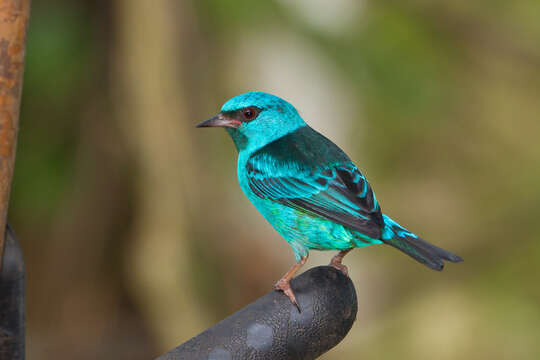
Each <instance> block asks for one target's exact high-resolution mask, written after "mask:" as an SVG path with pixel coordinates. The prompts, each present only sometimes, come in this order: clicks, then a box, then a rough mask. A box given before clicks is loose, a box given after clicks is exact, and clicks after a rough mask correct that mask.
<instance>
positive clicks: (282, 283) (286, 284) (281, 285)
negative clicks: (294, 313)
mask: <svg viewBox="0 0 540 360" xmlns="http://www.w3.org/2000/svg"><path fill="white" fill-rule="evenodd" d="M308 256H309V255H306V256H303V257H301V258H300V261H299V262H297V263H296V264H294V266H293V267H292V268H291V269H290V270H289V271H287V273H286V274H285V275H283V277H282V278H281V279H279V281H278V282H277V283H276V284H275V285H274V289H276V290H281V291H283V292H284V293H285V295H287V297H288V298H289V299H290V300H291V302H292V303H293V304H294V305H295V306H296V307H297V308H298V311H301V310H300V306H298V303H297V302H296V297H295V296H294V293H293V291H292V289H291V284H290V281H291V278H292V277H293V276H294V274H296V272H297V271H298V270H299V269H300V268H301V267H302V266H303V265H304V264H305V263H306V261H307V259H308Z"/></svg>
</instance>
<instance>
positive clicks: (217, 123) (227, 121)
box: [197, 113, 242, 129]
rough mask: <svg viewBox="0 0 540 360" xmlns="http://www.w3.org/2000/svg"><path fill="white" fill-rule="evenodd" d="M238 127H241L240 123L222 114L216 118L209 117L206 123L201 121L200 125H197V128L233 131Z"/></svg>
mask: <svg viewBox="0 0 540 360" xmlns="http://www.w3.org/2000/svg"><path fill="white" fill-rule="evenodd" d="M240 125H242V122H241V121H239V120H236V119H233V118H231V117H229V116H227V115H225V114H223V113H219V114H217V115H216V116H214V117H211V118H210V119H208V120H206V121H203V122H202V123H200V124H199V125H197V127H198V128H200V127H230V128H233V129H238V128H239V127H240Z"/></svg>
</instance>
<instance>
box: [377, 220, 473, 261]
mask: <svg viewBox="0 0 540 360" xmlns="http://www.w3.org/2000/svg"><path fill="white" fill-rule="evenodd" d="M383 218H384V224H385V226H384V230H383V234H382V236H381V239H382V241H383V242H384V243H385V244H388V245H391V246H393V247H395V248H397V249H399V250H401V251H403V252H404V253H405V254H407V255H409V256H410V257H412V258H413V259H415V260H416V261H419V262H421V263H422V264H424V265H426V266H428V267H429V268H431V269H433V270H437V271H441V270H442V269H443V267H444V262H443V260H446V261H451V262H461V261H463V259H462V258H461V257H459V256H457V255H455V254H452V253H451V252H450V251H446V250H444V249H441V248H440V247H437V246H435V245H432V244H430V243H428V242H427V241H425V240H423V239H421V238H419V237H418V236H417V235H415V234H413V233H412V232H410V231H409V230H407V229H405V228H404V227H402V226H401V225H399V224H398V223H396V222H395V221H394V220H392V219H391V218H389V217H388V216H386V215H383Z"/></svg>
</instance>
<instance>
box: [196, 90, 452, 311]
mask: <svg viewBox="0 0 540 360" xmlns="http://www.w3.org/2000/svg"><path fill="white" fill-rule="evenodd" d="M215 126H219V127H225V128H226V129H227V131H228V133H229V134H230V135H231V137H232V139H233V141H234V143H235V145H236V148H237V149H238V152H239V156H238V179H239V182H240V186H241V188H242V190H243V191H244V193H245V194H246V196H247V197H248V198H249V200H250V201H251V202H252V203H253V204H254V205H255V207H256V208H257V210H259V212H260V213H261V214H262V215H263V216H264V217H265V218H266V220H268V222H270V224H272V226H273V227H274V228H275V229H276V230H277V231H278V233H279V234H280V235H281V236H283V238H284V239H285V240H286V241H287V242H288V243H289V244H290V246H291V247H292V249H293V251H294V254H295V256H296V260H297V264H296V265H295V266H293V268H291V270H290V271H289V272H288V273H287V274H285V275H284V277H283V278H282V279H281V280H280V281H278V283H277V284H276V288H277V289H280V290H283V291H284V292H285V294H287V296H289V298H290V299H291V301H293V303H295V304H296V298H295V296H294V293H293V292H292V290H291V288H290V286H289V280H290V279H291V278H292V276H293V275H294V273H295V272H296V271H297V270H298V269H299V268H300V267H301V266H302V265H303V264H304V263H305V261H306V260H307V257H308V254H309V250H311V249H315V250H340V252H339V254H338V255H336V256H335V257H334V258H333V259H332V262H331V265H332V266H334V267H336V268H338V269H340V270H342V271H343V272H344V273H347V268H346V267H345V266H344V265H343V264H342V263H341V261H342V259H343V256H345V254H346V253H347V252H349V251H350V250H351V249H353V248H356V247H363V246H369V245H375V244H388V245H391V246H393V247H396V248H398V249H400V250H401V251H403V252H405V253H406V254H408V255H409V256H411V257H413V258H414V259H416V260H418V261H419V262H421V263H423V264H425V265H427V266H428V267H430V268H432V269H435V270H442V268H443V266H444V264H443V260H447V261H451V262H459V261H462V259H461V258H460V257H459V256H457V255H454V254H452V253H450V252H448V251H446V250H443V249H441V248H439V247H436V246H434V245H432V244H430V243H428V242H426V241H424V240H422V239H420V238H419V237H418V236H417V235H415V234H413V233H412V232H410V231H408V230H407V229H405V228H403V227H402V226H401V225H399V224H398V223H396V222H395V221H394V220H392V219H391V218H390V217H388V216H386V215H385V214H383V213H382V212H381V208H380V206H379V203H378V202H377V200H376V198H375V194H374V193H373V191H372V189H371V186H370V185H369V183H368V181H367V180H366V178H365V176H364V175H363V174H362V173H361V172H360V170H359V169H358V168H357V167H356V166H355V165H354V163H353V162H352V161H351V160H350V159H349V157H348V156H347V155H346V154H345V153H344V152H343V151H342V150H341V149H340V148H339V147H337V145H335V144H334V143H333V142H331V141H330V140H328V139H327V138H326V137H324V136H323V135H321V134H319V133H318V132H316V131H315V130H313V129H312V128H311V127H309V126H308V125H307V124H306V123H305V122H304V120H302V118H301V117H300V115H299V114H298V112H297V111H296V109H295V108H294V107H293V106H292V105H291V104H289V103H288V102H286V101H285V100H283V99H281V98H279V97H277V96H273V95H270V94H266V93H263V92H250V93H245V94H242V95H239V96H236V97H234V98H232V99H231V100H229V101H227V102H226V103H225V104H224V105H223V107H222V108H221V112H220V113H219V114H218V115H216V116H215V117H213V118H211V119H209V120H207V121H205V122H203V123H201V124H199V127H215Z"/></svg>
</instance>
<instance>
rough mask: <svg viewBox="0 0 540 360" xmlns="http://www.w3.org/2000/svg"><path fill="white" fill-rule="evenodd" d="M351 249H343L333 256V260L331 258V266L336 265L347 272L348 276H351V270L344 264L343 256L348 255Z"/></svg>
mask: <svg viewBox="0 0 540 360" xmlns="http://www.w3.org/2000/svg"><path fill="white" fill-rule="evenodd" d="M351 250H352V248H351V249H347V250H341V251H340V252H339V253H338V254H337V255H336V256H334V257H333V258H332V260H330V266H333V267H335V268H336V269H338V270H339V271H341V272H342V273H343V274H345V275H346V276H349V270H348V269H347V267H346V266H345V265H343V264H342V263H341V262H342V261H343V257H344V256H345V255H347V254H348V253H349V251H351Z"/></svg>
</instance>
